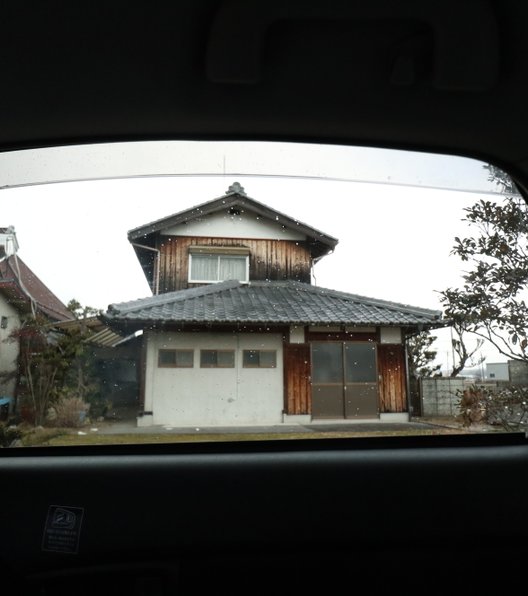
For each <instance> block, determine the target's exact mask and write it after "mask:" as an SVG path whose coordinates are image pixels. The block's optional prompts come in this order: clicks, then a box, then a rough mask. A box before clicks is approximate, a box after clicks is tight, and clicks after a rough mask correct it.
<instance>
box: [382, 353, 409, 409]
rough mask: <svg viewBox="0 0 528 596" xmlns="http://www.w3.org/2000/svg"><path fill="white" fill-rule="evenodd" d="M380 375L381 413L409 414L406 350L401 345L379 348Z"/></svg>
mask: <svg viewBox="0 0 528 596" xmlns="http://www.w3.org/2000/svg"><path fill="white" fill-rule="evenodd" d="M378 373H379V378H380V386H379V390H380V411H381V412H382V413H399V412H407V392H406V382H405V350H404V348H403V346H401V345H393V344H381V345H379V346H378Z"/></svg>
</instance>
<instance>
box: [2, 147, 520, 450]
mask: <svg viewBox="0 0 528 596" xmlns="http://www.w3.org/2000/svg"><path fill="white" fill-rule="evenodd" d="M0 162H1V164H2V168H1V171H2V180H1V185H2V192H1V195H0V197H1V199H2V218H3V221H1V222H0V311H1V312H0V316H1V319H0V341H1V344H0V346H1V349H0V440H1V441H2V444H3V445H4V446H10V447H26V446H35V445H51V446H57V447H60V446H68V445H86V444H90V445H92V444H95V445H103V444H113V443H134V444H135V443H153V442H158V443H172V442H187V443H188V442H210V441H249V440H269V439H309V438H322V437H324V438H328V439H332V438H355V437H364V436H387V435H392V436H394V435H404V436H412V435H438V434H468V433H497V432H524V426H525V417H526V415H527V413H528V410H527V408H526V403H527V397H528V395H526V392H527V389H526V387H528V353H527V349H528V340H527V338H526V337H525V333H524V325H523V320H524V318H523V317H524V316H525V314H526V313H525V305H524V284H525V276H526V273H525V271H526V269H527V266H526V258H527V257H526V227H525V226H526V224H525V203H524V200H523V199H522V197H521V196H520V195H519V192H518V190H517V188H516V186H515V184H514V183H513V181H512V180H511V179H510V178H509V177H508V176H507V174H505V173H504V172H503V171H502V170H500V169H499V168H497V167H494V166H493V165H491V164H487V163H483V162H480V161H477V160H474V159H469V158H465V157H460V156H447V155H429V154H425V153H412V152H404V151H394V150H389V149H384V148H380V149H374V148H361V147H344V146H323V145H309V144H295V143H245V142H183V141H181V142H172V143H168V142H167V143H134V144H115V145H100V146H82V147H56V148H49V149H42V150H28V151H19V152H11V153H5V154H2V155H1V156H0Z"/></svg>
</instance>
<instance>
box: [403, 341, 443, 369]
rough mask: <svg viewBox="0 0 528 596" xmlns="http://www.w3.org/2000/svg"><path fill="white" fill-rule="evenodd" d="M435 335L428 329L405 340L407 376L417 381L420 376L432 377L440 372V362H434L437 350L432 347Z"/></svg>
mask: <svg viewBox="0 0 528 596" xmlns="http://www.w3.org/2000/svg"><path fill="white" fill-rule="evenodd" d="M435 339H436V338H435V337H434V336H433V335H431V334H430V333H429V332H428V331H422V332H421V333H418V334H416V335H413V336H412V337H410V338H409V339H408V340H407V359H408V367H409V376H410V378H411V379H414V380H415V381H418V379H421V378H422V377H434V376H437V375H439V374H440V368H441V365H440V364H435V360H436V357H437V354H438V352H437V351H436V350H434V349H433V348H432V346H433V343H434V342H435Z"/></svg>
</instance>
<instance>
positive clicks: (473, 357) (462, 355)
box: [449, 320, 485, 377]
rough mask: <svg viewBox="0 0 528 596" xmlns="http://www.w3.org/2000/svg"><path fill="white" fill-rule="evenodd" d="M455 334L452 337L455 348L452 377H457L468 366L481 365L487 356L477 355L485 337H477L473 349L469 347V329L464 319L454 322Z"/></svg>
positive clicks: (452, 344)
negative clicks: (467, 338)
mask: <svg viewBox="0 0 528 596" xmlns="http://www.w3.org/2000/svg"><path fill="white" fill-rule="evenodd" d="M452 329H453V331H454V336H453V337H452V339H451V346H452V348H453V369H452V371H451V374H450V375H449V376H450V377H457V376H458V375H459V374H460V373H461V372H462V370H463V369H464V368H465V367H466V366H479V364H482V363H483V362H484V360H485V356H477V354H478V353H479V350H480V349H481V348H482V346H483V345H484V340H483V339H477V341H476V343H475V346H474V347H473V349H471V348H469V347H468V344H467V341H466V336H467V333H466V331H467V329H466V325H465V322H464V321H461V320H455V321H453V324H452Z"/></svg>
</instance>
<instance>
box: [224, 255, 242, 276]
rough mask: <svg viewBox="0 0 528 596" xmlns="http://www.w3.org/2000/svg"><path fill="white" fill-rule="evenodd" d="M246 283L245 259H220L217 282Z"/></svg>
mask: <svg viewBox="0 0 528 596" xmlns="http://www.w3.org/2000/svg"><path fill="white" fill-rule="evenodd" d="M227 279H237V280H238V281H246V257H224V256H221V257H220V271H219V281H225V280H227Z"/></svg>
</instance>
